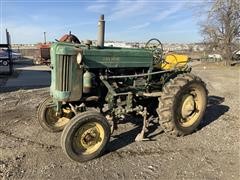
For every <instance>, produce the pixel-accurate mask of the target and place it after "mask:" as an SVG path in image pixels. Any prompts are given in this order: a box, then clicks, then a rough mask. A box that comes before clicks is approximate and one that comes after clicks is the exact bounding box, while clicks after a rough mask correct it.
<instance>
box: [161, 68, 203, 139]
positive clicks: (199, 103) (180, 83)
mask: <svg viewBox="0 0 240 180" xmlns="http://www.w3.org/2000/svg"><path fill="white" fill-rule="evenodd" d="M206 106H207V90H206V85H205V83H204V82H203V81H202V80H201V79H200V78H199V77H197V76H194V75H193V74H190V73H184V74H180V75H178V76H176V77H175V78H173V79H171V80H170V81H169V82H168V83H166V84H165V85H164V87H163V92H162V96H161V97H159V106H158V108H157V112H158V115H159V123H160V125H161V127H162V128H163V130H164V131H165V132H166V133H168V134H170V135H174V136H184V135H187V134H190V133H192V132H194V131H195V130H196V128H197V127H198V125H199V123H200V121H201V119H202V118H203V115H204V113H205V109H206Z"/></svg>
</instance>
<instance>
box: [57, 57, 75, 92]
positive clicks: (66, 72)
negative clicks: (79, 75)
mask: <svg viewBox="0 0 240 180" xmlns="http://www.w3.org/2000/svg"><path fill="white" fill-rule="evenodd" d="M71 60H72V58H71V56H69V55H58V57H57V61H56V67H57V73H56V89H57V90H59V91H70V90H71V77H72V61H71Z"/></svg>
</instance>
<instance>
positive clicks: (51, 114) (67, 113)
mask: <svg viewBox="0 0 240 180" xmlns="http://www.w3.org/2000/svg"><path fill="white" fill-rule="evenodd" d="M71 118H72V111H71V110H70V109H69V108H66V109H63V116H62V117H61V118H59V117H57V116H56V111H55V110H54V109H53V108H49V109H47V116H46V119H47V122H48V124H49V125H51V126H53V127H56V128H60V127H63V126H65V125H66V124H67V123H68V122H69V120H70V119H71Z"/></svg>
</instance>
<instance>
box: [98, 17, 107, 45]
mask: <svg viewBox="0 0 240 180" xmlns="http://www.w3.org/2000/svg"><path fill="white" fill-rule="evenodd" d="M104 35H105V20H104V15H103V14H102V15H101V16H100V18H99V21H98V39H97V46H98V47H100V48H103V47H104Z"/></svg>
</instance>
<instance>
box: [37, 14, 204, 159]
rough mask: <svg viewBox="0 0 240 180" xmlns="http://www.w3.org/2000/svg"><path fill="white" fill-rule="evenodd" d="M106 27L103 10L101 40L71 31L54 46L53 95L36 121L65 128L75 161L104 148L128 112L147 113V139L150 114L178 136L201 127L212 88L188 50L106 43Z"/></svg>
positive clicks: (67, 149) (63, 143) (67, 148)
mask: <svg viewBox="0 0 240 180" xmlns="http://www.w3.org/2000/svg"><path fill="white" fill-rule="evenodd" d="M104 29H105V21H104V16H103V15H102V16H100V20H99V22H98V40H97V45H96V46H93V45H92V43H91V41H89V40H88V41H87V42H86V43H85V44H80V41H79V40H78V39H77V37H75V36H74V35H71V34H70V35H68V36H65V37H64V38H63V39H64V40H63V41H60V42H56V43H54V44H53V45H52V46H51V68H52V70H51V87H50V96H49V97H48V98H47V99H46V100H45V101H43V102H42V103H41V104H40V105H39V108H38V121H39V123H40V125H41V126H42V127H43V128H44V129H45V130H47V131H50V132H59V131H63V132H62V136H61V146H62V148H63V150H64V151H65V153H66V154H67V156H68V157H69V158H70V159H72V160H74V161H77V162H84V161H88V160H91V159H93V158H96V157H98V156H100V155H101V154H102V153H103V152H104V150H105V148H106V145H107V144H108V142H109V139H110V136H111V134H112V132H113V130H114V129H116V128H117V124H118V123H119V122H120V121H121V120H122V119H123V118H124V117H125V116H126V115H140V116H141V117H142V119H143V123H142V124H143V125H142V130H141V132H140V133H139V134H138V135H137V137H136V139H135V140H136V141H141V140H143V139H147V137H146V135H145V132H146V131H147V130H148V127H149V123H150V121H155V122H157V123H159V124H160V126H161V128H162V129H163V130H164V131H165V132H166V133H168V134H170V135H173V136H184V135H187V134H190V133H192V132H193V131H195V130H196V128H197V127H198V125H199V123H200V121H201V119H202V118H203V115H204V112H205V109H206V104H207V90H206V86H205V83H204V82H203V81H202V80H201V79H200V78H199V77H197V76H195V75H193V74H191V73H190V71H191V67H189V65H188V58H187V56H184V55H178V54H169V55H164V54H163V47H162V43H161V42H160V41H159V40H158V39H151V40H149V41H148V42H147V43H146V46H145V48H120V47H105V46H104Z"/></svg>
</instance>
